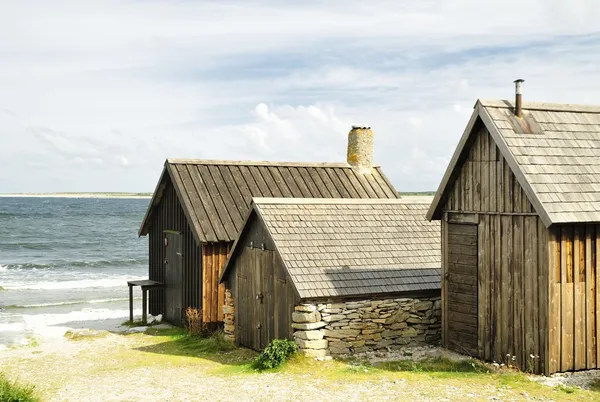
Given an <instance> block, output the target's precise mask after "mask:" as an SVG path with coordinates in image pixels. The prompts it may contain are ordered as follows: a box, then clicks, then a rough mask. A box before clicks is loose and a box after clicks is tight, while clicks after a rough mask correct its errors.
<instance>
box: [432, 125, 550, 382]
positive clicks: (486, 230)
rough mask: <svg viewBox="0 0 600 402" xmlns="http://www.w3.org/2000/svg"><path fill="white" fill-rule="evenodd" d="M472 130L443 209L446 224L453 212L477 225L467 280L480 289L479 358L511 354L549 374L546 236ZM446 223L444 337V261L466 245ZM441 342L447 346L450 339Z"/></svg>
mask: <svg viewBox="0 0 600 402" xmlns="http://www.w3.org/2000/svg"><path fill="white" fill-rule="evenodd" d="M477 130H478V132H477V133H476V135H475V136H474V139H473V140H472V142H471V144H470V150H469V154H468V155H467V157H466V159H465V160H464V162H463V164H462V166H461V168H460V171H459V173H458V174H457V176H456V179H455V181H454V184H453V187H452V188H451V190H450V191H449V193H448V197H447V200H446V203H445V205H444V208H443V210H444V212H445V213H444V216H445V219H446V220H447V219H448V216H449V213H451V215H452V216H453V217H454V218H455V219H460V216H468V217H469V220H472V221H475V222H477V223H478V228H477V274H476V275H473V278H471V279H468V280H466V281H465V283H467V282H469V283H471V282H473V280H475V281H477V284H478V285H477V288H478V295H477V314H478V320H477V326H478V329H477V332H478V334H477V338H478V343H477V354H478V355H479V357H481V358H482V359H484V360H495V361H497V362H506V359H507V355H510V356H511V357H510V359H511V360H512V356H515V361H513V362H512V363H514V364H517V365H518V366H519V367H521V368H522V369H524V370H525V369H533V370H534V371H536V372H548V370H549V368H550V367H549V354H548V353H547V351H548V349H549V347H550V346H549V339H548V337H549V335H548V313H549V309H548V303H549V297H548V290H549V288H548V264H549V263H548V260H549V258H550V257H549V252H548V230H547V229H546V228H545V226H544V225H543V224H542V222H541V220H540V219H539V217H538V216H537V215H536V214H535V211H534V209H533V206H532V205H531V203H530V202H529V200H528V199H527V197H526V195H525V193H524V191H523V189H522V188H521V186H520V185H519V183H518V182H517V181H516V179H515V176H514V174H513V173H512V172H511V170H510V168H509V167H508V164H507V162H506V160H505V159H504V158H503V157H502V155H501V154H500V152H499V150H498V148H497V146H496V144H495V143H494V141H493V139H492V138H491V136H490V135H489V133H488V132H487V130H486V129H485V127H484V126H480V127H479V128H477ZM452 212H454V213H452ZM449 225H450V224H449V223H448V222H446V221H444V222H442V234H443V235H442V239H443V240H442V255H443V256H444V258H443V260H444V261H443V264H444V267H443V278H442V289H443V291H444V296H443V300H442V309H443V311H442V316H443V317H444V319H445V321H446V323H444V324H443V325H444V326H443V328H444V329H445V331H448V324H447V321H448V320H449V317H448V312H449V307H448V306H449V305H450V304H451V303H453V302H454V301H453V300H452V299H451V298H449V294H448V290H449V289H448V284H447V278H446V275H447V274H448V265H449V262H450V261H449V257H450V256H451V255H452V254H453V251H452V250H453V249H455V248H456V247H461V245H460V242H463V243H464V241H454V242H452V241H450V240H451V239H450V237H451V233H450V231H449V230H448V226H449ZM457 244H458V245H457ZM450 311H451V310H450ZM443 339H444V342H445V344H446V345H448V344H449V335H445V336H444V338H443ZM530 355H533V356H539V358H534V359H531V358H530Z"/></svg>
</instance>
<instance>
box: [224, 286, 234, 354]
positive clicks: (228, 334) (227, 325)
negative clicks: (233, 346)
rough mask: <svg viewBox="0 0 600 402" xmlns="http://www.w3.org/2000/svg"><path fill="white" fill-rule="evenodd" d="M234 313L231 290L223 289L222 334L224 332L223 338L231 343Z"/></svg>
mask: <svg viewBox="0 0 600 402" xmlns="http://www.w3.org/2000/svg"><path fill="white" fill-rule="evenodd" d="M234 313H235V308H234V304H233V296H232V295H231V290H229V289H225V305H224V306H223V332H225V338H226V339H229V340H230V341H232V342H233V341H235V325H234V319H235V318H234V317H235V315H234Z"/></svg>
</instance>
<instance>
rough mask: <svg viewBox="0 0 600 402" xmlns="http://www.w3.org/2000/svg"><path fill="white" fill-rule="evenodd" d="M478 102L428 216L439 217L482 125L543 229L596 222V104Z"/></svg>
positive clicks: (599, 197) (599, 166)
mask: <svg viewBox="0 0 600 402" xmlns="http://www.w3.org/2000/svg"><path fill="white" fill-rule="evenodd" d="M523 111H524V116H523V118H522V119H518V118H516V117H515V116H514V113H513V104H512V103H511V102H509V101H481V100H478V101H477V103H476V104H475V110H474V112H473V115H472V116H471V119H470V121H469V123H468V125H467V127H466V129H465V131H464V133H463V136H462V138H461V139H460V141H459V143H458V147H457V148H456V151H455V152H454V155H453V156H452V159H451V161H450V164H449V166H448V169H447V170H446V173H445V174H444V177H443V179H442V182H441V184H440V186H439V188H438V191H437V194H436V195H435V198H434V201H433V203H432V204H431V207H430V209H429V211H428V213H427V218H428V219H440V218H441V208H442V206H443V204H444V202H445V197H446V191H448V190H449V189H450V188H451V187H452V185H453V178H454V177H455V176H454V173H455V170H456V169H459V168H460V165H461V164H462V159H463V158H464V156H465V155H466V154H465V152H467V151H468V149H467V148H468V146H469V145H468V144H469V140H470V138H471V135H473V134H474V130H473V127H474V126H475V124H476V122H477V121H482V122H483V123H484V124H485V126H486V128H487V129H488V131H489V132H490V135H491V136H492V138H493V139H494V141H495V142H496V145H497V146H498V149H499V150H500V152H501V153H502V156H503V157H504V158H505V159H506V161H507V163H508V165H509V166H510V168H511V170H512V171H513V173H514V175H515V177H516V178H517V180H518V181H519V184H520V185H521V187H523V190H524V191H525V194H527V197H528V198H529V201H530V202H531V203H532V205H533V206H534V208H535V210H536V212H537V213H538V214H539V215H540V217H541V219H542V221H543V222H544V224H545V225H546V226H550V225H552V224H555V223H575V222H600V106H585V105H568V104H553V103H533V102H532V103H526V102H525V103H523Z"/></svg>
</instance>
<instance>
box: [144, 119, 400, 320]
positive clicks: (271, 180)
mask: <svg viewBox="0 0 600 402" xmlns="http://www.w3.org/2000/svg"><path fill="white" fill-rule="evenodd" d="M372 155H373V133H372V132H371V130H370V129H367V128H353V129H352V131H350V133H349V135H348V161H349V163H287V162H244V161H212V160H179V159H168V160H167V161H166V163H165V166H164V169H163V172H162V175H161V177H160V179H159V182H158V185H157V187H156V190H155V191H154V195H153V196H152V200H151V201H150V205H149V207H148V210H147V212H146V215H145V217H144V220H143V221H142V224H141V227H140V230H139V235H140V236H145V235H149V237H150V239H149V277H150V279H151V280H154V281H158V282H161V283H164V285H165V288H164V290H163V289H161V290H152V291H150V301H149V302H150V303H149V304H150V313H151V314H161V313H162V314H164V316H165V319H166V320H167V321H169V322H171V323H173V324H178V325H181V324H183V314H184V312H185V309H186V308H187V307H194V308H200V309H202V316H203V320H204V322H206V323H219V322H222V321H223V313H222V309H221V306H222V305H223V301H224V289H223V286H219V285H218V280H219V276H220V275H221V272H222V268H223V264H224V263H225V260H226V258H227V254H228V253H229V250H230V247H231V244H232V243H233V241H234V240H235V238H236V236H237V234H238V232H239V231H240V229H241V228H242V226H243V224H244V218H245V217H246V215H247V213H248V210H249V207H250V203H251V201H252V197H309V198H310V197H316V198H319V197H323V198H397V197H398V195H397V192H396V190H395V189H394V186H392V184H391V183H390V182H389V181H388V179H387V178H386V177H385V175H384V174H383V172H382V171H381V168H380V167H379V166H373V165H372Z"/></svg>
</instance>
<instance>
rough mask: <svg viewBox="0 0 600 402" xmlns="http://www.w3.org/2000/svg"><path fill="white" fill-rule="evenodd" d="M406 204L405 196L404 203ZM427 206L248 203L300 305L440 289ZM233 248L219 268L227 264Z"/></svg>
mask: <svg viewBox="0 0 600 402" xmlns="http://www.w3.org/2000/svg"><path fill="white" fill-rule="evenodd" d="M408 198H410V197H408ZM428 205H429V200H427V201H426V202H425V203H413V202H411V201H410V200H407V199H398V200H382V199H380V200H364V199H363V200H360V199H353V200H352V199H274V198H255V199H254V205H253V213H252V214H250V217H249V219H248V222H247V224H246V226H245V228H244V231H242V232H241V233H240V237H239V238H241V237H242V236H243V235H244V232H245V231H246V228H248V227H249V226H250V225H251V220H252V219H253V217H256V218H258V219H261V220H262V222H263V223H264V226H265V228H266V229H267V231H268V233H269V235H270V236H271V239H272V240H273V243H274V244H275V248H276V249H277V252H278V254H279V256H280V257H281V260H282V261H283V264H284V265H285V268H286V269H287V272H288V273H289V275H290V277H291V280H292V282H293V284H294V286H295V288H296V290H297V292H298V295H299V296H300V298H302V299H305V298H320V297H344V296H360V295H366V294H383V293H395V292H406V291H425V290H438V289H440V267H441V254H440V247H441V241H440V225H439V223H438V222H428V221H427V220H425V218H424V215H425V211H426V210H427V207H428ZM238 243H239V242H238V241H236V243H235V244H234V246H233V249H232V252H231V253H230V257H229V260H228V261H227V263H226V265H225V269H224V271H223V275H222V276H221V278H224V277H225V275H226V273H227V271H228V270H229V269H230V267H231V266H232V265H233V262H232V261H233V260H234V259H235V255H236V248H237V245H238Z"/></svg>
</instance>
